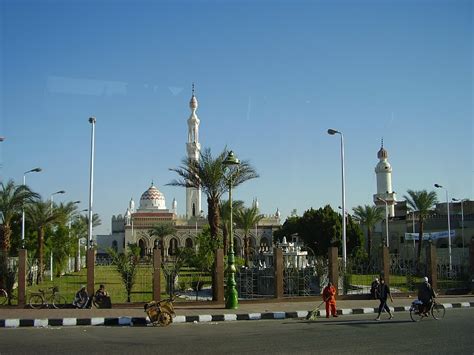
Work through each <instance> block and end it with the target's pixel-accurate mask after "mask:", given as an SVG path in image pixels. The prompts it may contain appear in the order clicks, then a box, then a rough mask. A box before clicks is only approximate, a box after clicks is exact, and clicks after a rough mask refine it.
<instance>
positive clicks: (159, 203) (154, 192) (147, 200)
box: [140, 183, 166, 210]
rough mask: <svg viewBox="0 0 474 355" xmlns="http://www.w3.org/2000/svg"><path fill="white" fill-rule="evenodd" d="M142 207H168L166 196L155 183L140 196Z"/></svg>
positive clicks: (161, 208) (162, 208) (160, 208)
mask: <svg viewBox="0 0 474 355" xmlns="http://www.w3.org/2000/svg"><path fill="white" fill-rule="evenodd" d="M140 209H159V210H164V209H166V204H165V196H164V195H163V194H162V193H161V192H160V191H159V190H158V189H157V188H156V187H155V185H153V183H151V186H150V187H149V188H148V190H146V191H145V192H144V193H143V194H142V197H140Z"/></svg>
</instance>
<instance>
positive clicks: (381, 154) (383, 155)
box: [377, 147, 388, 159]
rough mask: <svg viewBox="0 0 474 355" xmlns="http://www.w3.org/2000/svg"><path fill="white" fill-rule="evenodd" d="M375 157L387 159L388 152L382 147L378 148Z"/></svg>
mask: <svg viewBox="0 0 474 355" xmlns="http://www.w3.org/2000/svg"><path fill="white" fill-rule="evenodd" d="M377 158H379V159H387V158H388V153H387V151H386V150H385V148H384V147H382V148H380V150H379V151H378V153H377Z"/></svg>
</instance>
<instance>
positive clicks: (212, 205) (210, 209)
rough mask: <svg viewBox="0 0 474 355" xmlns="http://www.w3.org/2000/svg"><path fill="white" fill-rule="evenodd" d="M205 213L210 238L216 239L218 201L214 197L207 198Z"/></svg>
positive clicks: (217, 230) (217, 231)
mask: <svg viewBox="0 0 474 355" xmlns="http://www.w3.org/2000/svg"><path fill="white" fill-rule="evenodd" d="M207 213H208V217H207V219H208V222H209V228H210V231H211V238H212V239H214V240H217V238H218V233H219V201H218V200H216V199H211V198H208V199H207Z"/></svg>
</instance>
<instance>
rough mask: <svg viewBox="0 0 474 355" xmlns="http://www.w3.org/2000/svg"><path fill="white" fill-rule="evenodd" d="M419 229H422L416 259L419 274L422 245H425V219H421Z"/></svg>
mask: <svg viewBox="0 0 474 355" xmlns="http://www.w3.org/2000/svg"><path fill="white" fill-rule="evenodd" d="M418 227H419V228H420V233H419V235H418V255H417V257H416V265H417V266H416V267H417V269H418V272H420V271H421V270H420V259H421V245H422V244H423V217H421V215H420V218H419V222H418Z"/></svg>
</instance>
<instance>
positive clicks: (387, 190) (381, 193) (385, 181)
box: [374, 138, 397, 217]
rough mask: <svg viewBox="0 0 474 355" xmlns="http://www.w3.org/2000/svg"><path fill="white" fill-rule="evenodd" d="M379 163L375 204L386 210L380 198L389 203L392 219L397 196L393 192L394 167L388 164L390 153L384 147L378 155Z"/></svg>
mask: <svg viewBox="0 0 474 355" xmlns="http://www.w3.org/2000/svg"><path fill="white" fill-rule="evenodd" d="M377 158H379V162H378V164H377V166H376V167H375V175H376V176H377V193H376V194H375V195H374V203H375V204H376V205H377V206H380V207H384V208H385V202H383V201H380V200H379V198H381V199H383V200H385V201H387V202H388V214H389V216H390V217H393V216H395V207H394V205H395V203H396V200H397V199H396V195H395V192H393V190H392V167H391V166H390V163H389V162H388V160H387V158H388V153H387V151H386V150H385V149H384V147H383V138H382V145H381V147H380V150H379V151H378V153H377Z"/></svg>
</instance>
